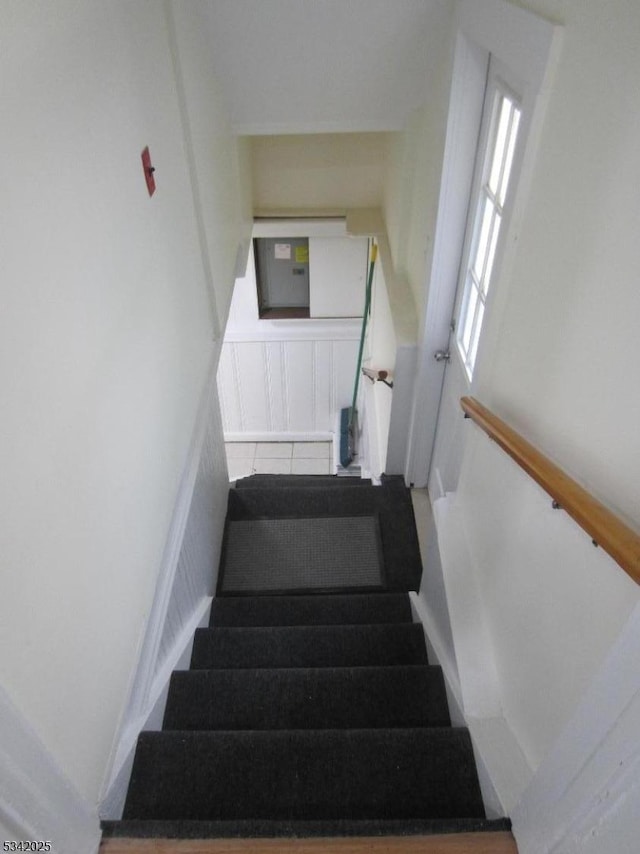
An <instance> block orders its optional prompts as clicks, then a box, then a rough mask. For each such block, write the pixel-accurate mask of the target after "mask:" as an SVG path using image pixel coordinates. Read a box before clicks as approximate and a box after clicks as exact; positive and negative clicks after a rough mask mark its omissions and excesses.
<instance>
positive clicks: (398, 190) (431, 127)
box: [383, 18, 453, 316]
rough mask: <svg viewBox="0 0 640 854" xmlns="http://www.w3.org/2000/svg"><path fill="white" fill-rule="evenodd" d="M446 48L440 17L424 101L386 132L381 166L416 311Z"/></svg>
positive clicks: (394, 245)
mask: <svg viewBox="0 0 640 854" xmlns="http://www.w3.org/2000/svg"><path fill="white" fill-rule="evenodd" d="M452 50H453V23H452V20H451V18H445V19H444V20H443V22H442V26H441V29H440V41H439V45H438V49H437V51H436V52H435V53H436V54H437V63H436V64H435V68H436V71H435V73H434V74H433V76H432V77H431V78H430V80H429V81H428V83H427V81H425V95H426V104H425V105H424V106H423V107H421V108H420V109H418V110H415V111H414V112H413V113H412V115H411V118H410V119H409V121H408V122H407V125H406V127H405V128H404V130H403V131H402V133H394V134H389V147H388V150H387V160H386V165H385V184H384V191H383V213H384V219H385V225H386V229H387V235H388V238H389V245H390V247H391V254H392V257H393V263H394V267H395V269H396V272H397V274H398V275H400V276H404V277H405V278H406V279H407V281H408V282H409V284H410V286H411V290H412V292H413V297H414V300H415V303H416V306H417V308H418V313H419V315H420V316H421V315H422V308H423V306H424V305H425V303H426V296H427V294H426V290H425V282H426V281H427V271H428V270H429V268H430V266H431V255H432V252H433V239H434V232H435V225H436V214H437V211H438V192H439V188H440V177H441V176H440V172H441V168H442V157H443V150H444V142H445V130H446V120H447V107H448V100H449V85H450V76H451V71H450V64H451V56H452Z"/></svg>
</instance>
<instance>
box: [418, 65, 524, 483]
mask: <svg viewBox="0 0 640 854" xmlns="http://www.w3.org/2000/svg"><path fill="white" fill-rule="evenodd" d="M505 81H506V74H505V73H504V70H503V69H501V67H500V65H499V63H497V62H495V61H494V60H493V59H492V60H491V62H490V65H489V73H488V76H487V85H486V90H485V97H484V106H483V113H482V122H481V130H480V134H479V137H478V147H477V152H476V157H475V165H474V175H473V181H472V185H471V196H470V201H469V208H468V214H467V223H466V230H465V238H464V244H463V250H462V256H461V262H460V268H459V274H458V285H457V294H456V300H455V309H454V314H453V317H452V320H451V325H450V332H449V340H448V343H447V345H446V347H443V349H442V350H440V351H436V352H435V353H434V354H433V357H434V359H435V360H436V361H439V362H441V363H443V364H444V365H445V373H444V380H443V384H442V393H441V398H440V407H439V412H438V420H437V426H436V435H435V442H434V448H433V455H432V460H431V469H430V473H429V484H428V488H429V494H430V496H431V498H432V500H434V499H436V498H438V497H440V496H441V495H444V494H445V493H447V492H453V491H455V489H456V486H457V484H458V478H459V475H460V466H461V464H462V450H463V447H464V419H463V415H462V411H461V409H460V398H461V397H463V396H464V395H468V394H470V392H471V388H472V381H473V375H474V369H475V366H476V360H477V356H478V351H479V346H480V340H481V333H482V327H483V321H484V320H485V317H486V313H487V311H488V310H490V305H491V296H492V290H491V288H492V282H493V281H495V278H496V276H495V274H496V271H497V269H498V268H499V264H500V255H501V244H502V242H503V237H504V232H505V227H506V220H507V217H508V213H509V202H510V197H511V195H512V193H511V190H512V188H513V185H514V183H515V178H516V172H517V158H516V154H517V152H518V143H519V142H520V139H519V130H520V127H521V121H520V119H521V105H520V99H519V97H518V96H517V95H516V94H515V92H514V91H513V90H512V89H511V88H510V87H509V86H508V85H507V83H506V82H505Z"/></svg>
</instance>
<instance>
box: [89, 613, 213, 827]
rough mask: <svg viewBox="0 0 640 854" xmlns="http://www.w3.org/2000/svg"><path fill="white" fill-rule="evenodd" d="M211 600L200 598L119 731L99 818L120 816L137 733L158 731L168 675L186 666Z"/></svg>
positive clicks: (167, 687) (162, 716)
mask: <svg viewBox="0 0 640 854" xmlns="http://www.w3.org/2000/svg"><path fill="white" fill-rule="evenodd" d="M212 601H213V599H212V597H209V596H208V597H206V598H205V599H203V601H202V603H201V604H200V607H199V608H198V609H197V611H195V612H194V614H193V615H192V617H191V619H190V620H189V621H188V622H187V623H186V624H185V626H184V628H183V630H182V632H181V634H180V637H179V639H178V641H177V642H176V643H175V646H174V649H173V652H172V654H171V655H170V656H168V658H167V660H166V661H165V662H164V663H163V666H162V668H161V669H160V671H159V672H158V674H157V675H156V678H155V679H154V681H153V685H152V688H151V692H150V695H149V700H148V703H147V705H146V708H145V709H144V710H143V711H142V712H141V714H140V715H139V716H138V718H136V719H135V720H132V721H130V722H129V725H128V726H127V728H126V730H125V731H124V732H123V733H122V736H121V738H120V742H119V744H118V755H117V762H116V763H115V764H114V768H113V771H112V775H111V779H110V782H109V786H108V788H107V791H106V793H105V795H104V797H103V798H102V799H101V803H100V818H103V819H112V820H117V819H119V818H120V817H121V816H122V810H123V808H124V802H125V799H126V796H127V789H128V786H129V778H130V776H131V766H132V764H133V757H134V754H135V748H136V742H137V739H138V735H139V734H140V733H141V732H142V731H143V730H155V731H157V730H159V729H161V728H162V720H163V718H164V709H165V705H166V701H167V692H168V689H169V680H170V679H171V674H172V673H173V671H174V670H184V669H188V667H189V661H190V659H191V648H192V646H193V636H194V634H195V631H196V629H197V628H200V627H205V626H207V625H208V624H209V615H210V613H211V603H212Z"/></svg>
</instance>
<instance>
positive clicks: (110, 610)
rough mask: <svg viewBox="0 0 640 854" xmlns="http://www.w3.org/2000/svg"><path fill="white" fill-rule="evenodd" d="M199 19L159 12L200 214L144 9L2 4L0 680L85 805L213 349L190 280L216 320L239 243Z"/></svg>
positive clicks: (160, 52) (163, 62) (110, 729)
mask: <svg viewBox="0 0 640 854" xmlns="http://www.w3.org/2000/svg"><path fill="white" fill-rule="evenodd" d="M199 11H200V6H199V4H189V5H186V4H180V3H178V4H176V5H175V16H176V30H177V39H178V43H179V44H182V46H183V50H185V49H186V53H187V54H189V50H188V49H187V48H192V49H193V51H194V52H193V54H191V55H189V56H188V60H187V61H186V62H185V63H184V80H183V83H184V91H185V92H186V101H187V103H188V104H191V106H192V107H193V106H195V105H196V104H197V105H198V110H199V111H201V113H198V115H199V122H198V123H197V126H194V138H193V152H194V159H193V160H192V162H191V166H192V168H195V169H196V170H197V172H198V173H199V174H200V175H201V184H202V197H201V202H202V206H201V208H200V209H198V207H197V205H196V206H195V207H194V197H193V195H192V185H191V177H192V176H191V175H190V172H189V158H188V157H185V153H186V154H187V155H188V154H189V153H190V152H189V151H188V150H187V151H186V152H185V137H184V134H183V131H182V126H181V115H180V102H179V99H178V91H177V89H176V78H175V75H174V68H173V64H172V54H171V49H170V37H169V30H168V25H167V19H166V18H165V15H164V10H163V7H161V6H160V5H159V4H158V3H156V2H153V0H140V2H137V3H126V2H117V3H102V2H98V0H90V1H89V2H85V3H82V4H80V5H78V4H77V3H75V2H72V0H60V2H57V3H56V4H54V5H52V4H49V3H46V2H33V0H31V2H23V0H20V2H17V0H16V2H6V3H3V4H2V7H1V9H0V99H1V100H2V104H3V134H2V143H1V146H2V150H1V153H2V157H1V158H0V173H1V179H0V180H1V182H2V187H3V204H2V209H1V211H0V231H1V233H2V235H3V272H2V282H1V287H2V303H3V310H2V313H1V315H0V384H1V385H2V388H3V428H2V445H1V449H0V454H1V467H2V480H1V483H0V518H1V519H2V523H1V524H2V534H1V540H2V543H1V551H2V555H3V559H2V565H1V567H0V579H1V584H2V596H1V597H0V627H1V628H0V648H1V649H2V655H1V656H0V680H1V681H2V684H3V685H4V686H5V688H6V690H7V691H8V693H9V695H10V696H11V698H12V700H13V702H14V703H15V705H16V706H17V708H18V709H19V710H20V712H21V713H22V714H23V715H24V716H25V718H26V719H27V720H28V721H29V723H30V724H31V725H32V726H33V728H34V729H35V731H36V733H37V734H38V736H39V738H40V739H41V740H42V742H43V743H44V745H45V747H46V748H47V749H48V750H49V751H50V752H51V754H52V755H53V757H54V758H55V760H56V761H57V763H58V764H59V765H60V767H61V769H62V770H63V772H64V773H65V774H66V775H67V776H68V777H69V779H70V780H71V781H72V783H73V784H74V785H75V786H76V787H77V789H78V790H79V792H80V793H81V794H82V795H83V796H84V797H85V798H86V799H87V800H88V801H89V802H91V803H92V804H95V802H96V799H97V796H98V792H99V788H100V784H101V782H102V777H103V775H104V773H105V766H106V761H107V756H108V754H109V750H110V748H111V744H112V740H113V738H114V732H115V728H116V724H117V721H118V716H119V714H120V712H121V709H122V706H123V702H124V699H125V693H126V691H127V685H128V681H129V677H130V674H131V672H132V670H133V667H134V665H135V659H136V650H137V646H138V644H139V642H140V639H141V635H142V632H143V630H144V627H145V620H146V616H147V613H148V611H149V608H150V605H151V600H152V596H153V592H154V587H155V582H156V575H157V572H158V568H159V565H160V561H161V557H162V553H163V549H164V545H165V538H166V535H167V530H168V528H169V521H170V517H171V513H172V511H173V506H174V502H175V498H176V493H177V489H178V484H179V479H180V475H181V472H182V469H183V466H184V463H185V457H186V453H187V448H188V445H189V441H190V438H191V434H192V430H193V426H194V420H195V414H196V408H197V404H198V400H199V397H200V395H201V392H202V387H203V383H204V378H205V373H206V368H207V364H208V362H209V360H210V358H211V355H212V347H213V344H212V337H213V332H214V319H213V316H214V314H215V312H212V310H211V300H210V292H209V285H210V283H211V282H213V283H214V285H215V288H216V290H217V289H218V288H220V289H221V290H220V291H219V293H220V294H221V295H220V299H219V304H218V306H217V310H218V312H220V311H221V310H222V309H223V308H224V302H225V297H224V293H225V288H226V289H227V291H228V288H229V286H230V282H229V271H232V270H233V267H234V263H235V258H236V252H237V246H238V242H239V240H241V239H242V237H243V235H242V233H241V229H240V228H239V226H238V224H237V223H238V212H237V210H236V208H235V206H234V205H232V202H233V198H234V196H235V194H236V180H235V178H234V177H233V173H231V174H230V165H232V164H233V162H234V158H235V156H236V155H235V143H234V140H233V139H232V137H231V136H230V135H229V132H228V130H226V128H227V125H226V123H225V122H226V119H225V115H224V112H223V108H222V105H221V103H220V101H219V99H218V98H217V97H212V98H209V96H208V92H206V93H205V92H204V91H202V90H197V91H195V90H193V89H192V86H191V83H190V82H189V81H193V76H192V73H193V72H194V70H195V66H194V63H195V62H196V58H197V57H199V58H200V60H201V61H202V60H204V59H206V57H203V52H202V48H203V44H202V42H200V41H199V40H197V39H196V35H197V32H198V28H199V24H198V20H197V15H198V13H199ZM192 15H194V16H195V17H194V18H192V17H191V16H192ZM192 37H193V40H192ZM183 58H184V57H183ZM205 115H206V116H207V119H206V121H205V120H204V119H203V118H202V117H203V116H205ZM212 127H215V128H216V129H217V133H216V139H215V144H214V145H213V146H211V148H210V149H209V151H208V152H207V153H206V154H205V152H204V150H203V148H202V146H201V143H202V142H203V139H204V136H206V135H207V134H208V132H209V130H210V129H211V128H212ZM200 133H202V134H203V135H204V136H203V138H202V139H201V138H200V137H199V134H200ZM147 144H148V145H150V148H151V154H152V158H153V161H154V165H155V166H156V167H157V172H156V181H157V185H158V189H157V191H156V194H155V196H154V197H153V198H152V199H149V197H148V196H147V193H146V188H145V186H144V181H143V176H142V168H141V164H140V152H141V150H142V148H143V147H144V146H145V145H147ZM203 176H204V177H203ZM205 188H206V189H205ZM197 201H198V199H196V202H197ZM225 217H228V218H229V221H230V223H231V224H230V225H228V226H225V227H224V228H221V227H220V223H222V222H223V221H224V220H225ZM203 222H204V223H205V224H207V223H208V224H209V225H208V228H209V229H210V230H209V232H208V234H207V239H208V245H207V252H206V254H205V255H203V254H202V252H201V250H202V248H203V244H202V243H201V236H202V228H201V226H202V223H203ZM233 223H236V225H233ZM226 283H228V284H226Z"/></svg>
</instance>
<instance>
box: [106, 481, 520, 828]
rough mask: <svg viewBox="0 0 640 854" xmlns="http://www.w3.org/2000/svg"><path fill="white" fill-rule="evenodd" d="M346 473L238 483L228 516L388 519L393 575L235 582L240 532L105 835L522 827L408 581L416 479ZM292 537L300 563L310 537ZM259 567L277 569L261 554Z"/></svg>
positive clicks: (384, 535)
mask: <svg viewBox="0 0 640 854" xmlns="http://www.w3.org/2000/svg"><path fill="white" fill-rule="evenodd" d="M341 480H342V479H339V478H301V479H299V480H298V479H295V478H290V477H289V478H278V477H277V476H259V477H253V478H248V479H246V481H243V482H239V483H238V488H237V489H235V490H231V492H230V495H229V507H228V524H229V525H230V524H232V523H237V522H241V521H243V520H245V521H251V520H257V519H264V518H267V519H270V520H273V519H283V520H289V519H306V518H324V519H326V518H345V517H350V518H354V517H361V516H367V517H370V518H375V519H376V520H377V524H378V526H379V539H380V544H379V545H380V548H381V553H382V561H383V564H384V574H385V579H386V581H385V584H384V589H383V590H375V591H370V592H362V591H358V590H356V591H355V592H354V591H353V590H351V589H350V587H349V584H348V580H347V583H346V584H345V585H343V589H342V590H340V589H332V590H330V591H324V592H316V591H315V590H314V591H313V592H312V593H306V594H305V593H302V592H301V591H300V589H299V588H300V587H301V585H296V584H295V583H294V587H295V589H296V593H295V594H293V595H292V594H290V593H288V592H287V590H286V589H285V590H283V591H282V592H281V593H280V594H279V595H272V594H271V595H250V594H248V595H242V596H237V595H225V592H224V583H225V565H227V564H229V561H230V560H234V561H236V558H235V557H234V556H233V555H231V556H230V555H229V553H228V549H229V542H228V540H229V538H228V537H227V546H226V551H225V548H223V556H222V561H221V574H220V580H219V586H218V595H217V596H216V598H215V600H214V602H213V607H212V612H211V622H210V628H208V629H199V630H198V631H197V632H196V636H195V640H194V646H193V655H192V662H191V669H190V670H188V671H181V672H175V673H174V674H173V676H172V679H171V685H170V690H169V695H168V700H167V706H166V712H165V718H164V727H163V730H162V731H161V732H145V733H142V734H141V735H140V738H139V740H138V746H137V751H136V757H135V762H134V767H133V773H132V776H131V782H130V786H129V792H128V796H127V801H126V806H125V810H124V817H123V820H122V821H120V822H104V823H103V832H104V835H105V836H129V837H135V836H138V837H171V838H210V837H260V836H262V837H269V836H271V837H277V836H302V837H304V836H343V835H344V836H355V835H369V836H373V835H383V834H392V835H403V834H404V835H406V834H417V833H452V832H456V831H466V832H469V831H481V830H496V829H497V830H502V829H505V828H508V827H509V823H508V821H507V820H498V821H490V820H487V819H486V818H485V813H484V808H483V804H482V799H481V795H480V789H479V785H478V779H477V774H476V769H475V764H474V759H473V752H472V748H471V742H470V738H469V734H468V732H467V731H466V730H465V729H460V728H454V727H451V725H450V719H449V712H448V708H447V700H446V694H445V689H444V681H443V676H442V672H441V670H440V668H439V667H435V666H433V665H430V664H429V662H428V659H427V651H426V648H425V641H424V634H423V630H422V627H421V626H420V625H419V624H415V623H413V622H412V615H411V608H410V603H409V597H408V595H407V590H409V589H417V587H418V585H419V581H420V572H421V568H420V557H419V551H418V543H417V536H416V531H415V523H414V520H413V511H412V508H411V502H410V496H409V492H408V490H406V489H405V487H404V485H403V484H402V482H401V481H398V480H397V479H388V480H387V481H386V482H385V483H384V484H383V485H382V486H379V487H374V486H371V485H370V484H362V483H361V482H358V481H356V482H355V483H353V482H352V483H351V484H349V483H344V482H341ZM300 484H301V485H300ZM247 530H249V529H247ZM251 530H252V531H253V530H254V529H253V528H252V529H251ZM227 533H228V532H227ZM269 536H271V535H270V534H269ZM341 536H344V533H342V534H341ZM241 539H242V538H241V537H240V538H238V537H237V536H236V537H235V538H234V542H235V540H240V541H241ZM334 545H335V544H334ZM276 547H277V548H278V549H282V550H283V551H282V555H283V560H286V559H287V558H286V555H287V549H288V548H291V549H292V550H296V549H298V548H299V544H298V543H291V544H290V545H287V543H286V542H285V543H284V545H283V543H281V542H280V541H278V542H277V544H276ZM234 548H236V547H235V546H234ZM334 551H335V549H334ZM332 553H333V552H332ZM337 560H338V562H339V560H340V558H339V557H338V558H337ZM233 565H234V567H236V570H234V572H236V574H237V561H236V562H235V563H234V564H233ZM247 573H248V578H249V579H254V578H257V579H258V583H261V582H260V575H259V573H258V574H256V567H255V566H250V567H247ZM331 577H332V578H335V577H337V576H331ZM235 583H237V581H236V582H235ZM287 583H289V582H287Z"/></svg>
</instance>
